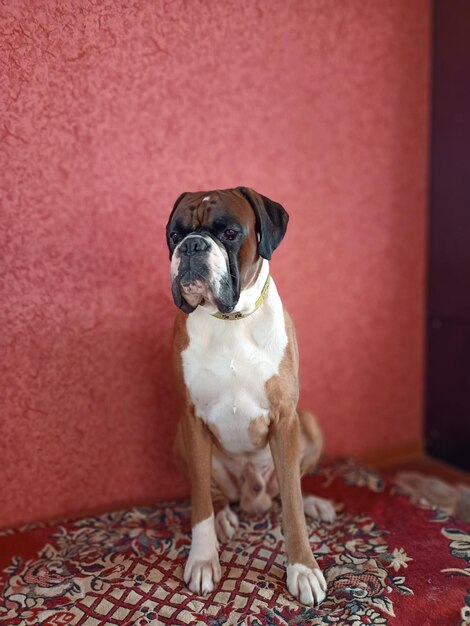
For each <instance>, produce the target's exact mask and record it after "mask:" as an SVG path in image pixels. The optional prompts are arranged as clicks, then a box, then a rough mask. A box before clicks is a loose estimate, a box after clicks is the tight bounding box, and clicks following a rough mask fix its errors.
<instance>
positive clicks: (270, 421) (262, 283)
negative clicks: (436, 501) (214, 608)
mask: <svg viewBox="0 0 470 626" xmlns="http://www.w3.org/2000/svg"><path fill="white" fill-rule="evenodd" d="M288 219H289V216H288V215H287V213H286V211H285V210H284V209H283V207H282V206H281V205H280V204H278V203H276V202H273V201H272V200H269V199H268V198H266V197H264V196H262V195H260V194H258V193H256V192H255V191H253V190H251V189H248V188H246V187H237V188H236V189H226V190H219V191H205V192H195V193H184V194H182V195H181V196H180V197H179V198H178V199H177V201H176V203H175V205H174V207H173V211H172V213H171V215H170V218H169V221H168V225H167V242H168V246H169V249H170V259H171V284H172V293H173V298H174V301H175V304H176V305H177V306H178V307H179V308H180V309H181V312H179V313H178V316H177V318H176V323H175V334H174V365H175V370H176V377H177V384H178V388H179V393H180V396H181V399H182V401H183V403H184V414H183V417H182V419H181V421H180V422H179V425H178V432H177V437H176V442H175V449H176V453H177V457H178V459H179V461H180V463H181V465H182V467H183V470H184V472H185V474H186V476H187V478H188V479H189V481H190V484H191V499H192V543H191V549H190V552H189V557H188V560H187V563H186V567H185V570H184V580H185V582H186V583H187V584H188V586H189V588H190V590H191V591H193V592H194V593H198V594H199V593H202V594H206V593H210V592H211V591H213V589H214V586H215V585H216V584H217V583H218V582H219V580H220V575H221V571H220V564H219V557H218V545H219V543H218V542H219V541H227V540H228V539H230V538H231V537H232V536H233V535H234V534H235V532H236V530H237V527H238V518H237V516H236V514H235V512H234V511H232V510H231V509H230V506H229V503H231V502H240V506H241V508H242V509H243V510H246V511H249V512H256V513H261V512H264V511H267V510H268V509H269V507H270V506H271V504H272V498H273V497H274V496H275V495H277V494H278V492H280V496H281V502H282V509H283V531H284V536H285V546H286V552H287V587H288V589H289V591H290V593H291V594H292V595H293V596H294V597H295V598H297V599H298V600H300V602H302V603H303V604H306V605H314V604H318V603H320V602H321V601H322V600H323V598H324V597H325V592H326V582H325V579H324V577H323V574H322V572H321V570H320V568H319V567H318V564H317V562H316V560H315V558H314V556H313V554H312V550H311V548H310V545H309V541H308V535H307V527H306V523H305V515H304V513H305V514H307V515H309V516H313V517H317V518H320V519H323V520H326V521H332V520H333V519H334V516H335V511H334V508H333V506H332V504H331V503H330V502H328V501H327V500H323V499H321V498H317V497H315V496H308V497H304V498H303V497H302V492H301V488H300V477H301V474H302V473H304V472H307V471H308V470H309V469H311V468H313V466H314V465H315V463H316V462H317V460H318V457H319V455H320V450H321V446H322V437H321V433H320V430H319V428H318V426H317V423H316V421H315V419H314V417H313V416H312V415H311V414H310V413H307V412H305V411H299V410H298V409H297V400H298V395H299V387H298V351H297V342H296V338H295V331H294V327H293V324H292V321H291V319H290V317H289V315H288V313H287V311H285V309H284V308H283V306H282V302H281V299H280V297H279V294H278V292H277V289H276V286H275V284H274V282H273V280H272V279H271V278H270V276H269V263H268V261H269V259H270V258H271V255H272V253H273V251H274V250H275V249H276V248H277V246H278V245H279V244H280V242H281V240H282V239H283V237H284V234H285V232H286V228H287V222H288Z"/></svg>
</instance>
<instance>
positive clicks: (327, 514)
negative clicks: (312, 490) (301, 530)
mask: <svg viewBox="0 0 470 626" xmlns="http://www.w3.org/2000/svg"><path fill="white" fill-rule="evenodd" d="M304 511H305V515H308V517H313V519H319V520H322V521H324V522H334V521H335V519H336V511H335V507H334V505H333V503H332V502H330V500H325V498H320V497H318V496H304Z"/></svg>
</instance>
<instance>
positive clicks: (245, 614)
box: [0, 461, 470, 626]
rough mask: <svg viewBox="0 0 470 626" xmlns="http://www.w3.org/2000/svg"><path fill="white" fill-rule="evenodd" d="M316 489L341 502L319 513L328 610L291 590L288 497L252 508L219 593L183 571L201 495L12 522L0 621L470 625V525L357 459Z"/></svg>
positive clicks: (325, 471)
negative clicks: (191, 582)
mask: <svg viewBox="0 0 470 626" xmlns="http://www.w3.org/2000/svg"><path fill="white" fill-rule="evenodd" d="M305 487H306V491H310V492H314V493H316V494H318V495H322V496H324V497H327V498H330V499H331V500H333V501H334V502H335V503H336V505H337V509H338V518H337V520H336V522H334V523H333V524H327V523H317V522H310V523H309V532H310V542H311V545H312V548H313V550H314V552H315V555H316V557H317V559H318V561H319V563H320V565H321V567H322V568H323V571H324V573H325V576H326V579H327V581H328V595H327V598H326V599H325V601H324V602H323V603H322V605H321V606H320V607H319V608H315V609H309V608H306V607H303V606H301V605H300V604H298V603H297V602H295V601H294V600H293V599H292V598H291V597H290V596H289V595H288V593H287V591H286V588H285V562H284V553H283V539H282V534H281V530H280V509H279V507H278V506H277V505H276V507H275V508H274V509H273V510H272V511H271V512H270V514H269V515H268V516H262V517H253V516H251V517H249V516H247V515H243V514H240V528H239V530H238V533H237V535H236V537H235V538H234V539H233V540H232V541H231V542H230V543H229V544H227V545H225V546H223V548H222V550H221V554H220V557H221V564H222V570H223V576H222V581H221V583H220V585H219V586H218V588H217V589H216V590H215V591H214V593H213V594H211V595H210V596H209V597H207V598H200V597H196V596H194V595H193V594H192V593H190V592H189V591H188V590H187V589H186V587H185V585H184V583H183V582H182V571H183V563H184V561H185V558H186V554H187V552H188V549H189V507H188V504H187V503H181V502H171V503H165V504H161V505H158V506H155V507H152V508H140V509H132V510H128V511H119V512H116V513H110V514H107V515H101V516H99V517H94V518H88V519H83V520H80V521H75V522H67V523H62V524H59V525H55V526H34V527H29V528H27V529H21V530H20V531H6V532H3V533H1V534H0V589H1V597H0V624H5V625H8V626H23V625H24V626H33V625H34V626H39V625H40V626H62V625H66V624H67V625H71V626H105V625H106V626H108V625H112V624H116V625H118V624H119V625H120V626H131V625H132V626H156V625H158V624H210V625H212V626H222V625H225V624H234V625H235V624H237V625H246V626H248V625H250V626H266V625H281V624H282V625H286V624H296V625H299V626H300V625H303V624H313V625H315V626H320V625H324V626H326V625H330V624H337V625H342V624H347V625H350V626H364V625H366V624H367V625H371V624H373V625H377V626H385V625H387V624H390V625H392V626H399V625H400V626H405V625H406V626H428V625H429V626H431V625H432V626H447V625H449V626H454V625H455V626H457V625H463V624H470V529H469V527H468V525H465V524H464V523H462V522H460V521H458V520H457V519H455V518H453V517H450V516H448V515H447V514H445V513H443V512H441V511H439V510H432V509H429V508H424V507H419V506H415V505H414V504H412V503H411V502H410V500H409V498H408V497H407V496H405V495H403V494H401V493H399V492H398V489H397V488H396V487H392V486H390V485H384V484H383V482H382V480H381V478H380V477H379V476H378V475H377V474H376V473H374V472H372V471H368V470H365V469H364V468H361V467H359V466H358V465H356V464H354V463H353V462H351V461H339V462H337V463H335V464H330V465H326V466H324V467H322V468H321V469H320V470H319V471H318V473H317V474H315V475H314V476H311V477H308V478H307V479H306V480H305Z"/></svg>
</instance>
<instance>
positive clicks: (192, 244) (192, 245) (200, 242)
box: [180, 235, 209, 256]
mask: <svg viewBox="0 0 470 626" xmlns="http://www.w3.org/2000/svg"><path fill="white" fill-rule="evenodd" d="M208 247H209V244H208V243H207V241H206V240H205V239H204V237H199V236H194V235H193V236H192V237H187V238H186V239H185V240H184V241H183V242H182V244H181V246H180V251H181V254H186V256H191V255H192V254H196V253H197V252H204V251H205V250H207V248H208Z"/></svg>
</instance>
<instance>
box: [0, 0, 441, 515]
mask: <svg viewBox="0 0 470 626" xmlns="http://www.w3.org/2000/svg"><path fill="white" fill-rule="evenodd" d="M126 4H127V6H126ZM0 12H1V19H0V72H1V74H0V76H1V84H0V99H1V111H0V119H1V124H0V171H1V175H0V197H1V231H0V245H1V255H2V257H1V264H2V265H1V288H2V294H1V320H0V333H1V347H0V349H1V362H0V368H1V383H2V391H1V403H2V408H1V413H0V446H1V458H0V485H1V491H0V494H1V495H0V498H1V500H2V502H1V508H0V525H1V526H5V525H7V524H17V523H20V522H24V521H29V520H35V519H40V518H43V519H50V518H54V517H58V516H62V515H75V514H77V513H81V512H84V511H90V510H102V509H105V508H109V507H115V506H120V505H122V504H127V503H131V502H135V503H141V502H147V501H152V500H156V499H161V498H166V497H168V496H172V495H177V494H181V493H182V492H183V489H184V488H183V484H182V483H181V482H180V481H179V479H178V478H177V477H176V470H174V468H173V467H172V466H171V465H170V463H171V453H170V444H169V441H170V438H171V436H172V434H173V432H174V428H175V419H176V414H175V402H174V395H173V390H172V384H171V376H170V372H169V349H170V329H171V325H172V318H173V314H174V308H173V303H172V300H171V297H170V292H169V281H168V259H167V252H166V249H165V244H164V224H165V222H166V218H167V215H168V212H169V209H170V207H171V205H172V202H173V200H174V199H175V197H176V196H177V195H178V194H179V193H180V192H181V191H183V190H186V189H188V190H191V189H193V190H194V189H201V188H213V187H228V186H233V185H238V184H243V185H249V186H252V187H254V188H255V189H257V190H259V191H261V192H262V193H264V194H266V195H269V196H271V197H272V198H274V199H275V200H278V201H280V202H282V203H283V204H284V205H285V206H286V208H287V209H288V211H289V212H290V214H291V225H290V229H289V231H288V236H287V239H286V240H285V242H284V243H283V245H282V246H281V248H280V249H279V251H278V252H277V254H276V255H275V260H274V262H273V274H274V276H275V278H276V282H277V284H278V287H279V290H280V292H281V294H282V295H283V298H284V301H285V303H286V305H287V306H288V308H289V309H290V311H291V313H292V315H293V317H294V320H295V321H296V323H297V328H298V335H299V340H300V346H301V352H302V361H301V366H302V374H303V379H302V381H303V404H304V405H306V406H309V407H311V408H312V409H314V410H315V411H316V413H317V414H318V416H319V418H320V421H321V423H322V425H323V428H324V431H325V434H326V440H327V444H328V450H329V451H331V452H332V453H346V452H347V453H354V452H358V451H363V450H366V449H368V448H377V447H382V446H384V445H389V444H390V445H399V444H403V443H407V442H413V441H416V440H419V438H420V436H421V409H422V401H421V391H422V376H421V374H422V333H423V302H422V301H423V273H424V268H423V256H424V255H423V246H424V243H423V242H424V228H425V188H426V180H425V170H426V167H425V166H426V150H427V138H426V130H427V116H428V113H427V110H428V109H427V99H428V69H429V68H428V65H429V19H430V15H429V13H430V8H429V2H428V1H427V0H416V1H415V2H412V3H410V2H408V1H407V0H395V1H394V2H389V1H388V0H383V1H378V0H374V1H372V0H370V1H366V2H364V0H355V1H351V0H349V1H345V2H341V3H332V2H329V1H328V0H324V1H319V0H315V1H312V0H305V1H302V0H295V1H293V2H283V1H282V0H257V1H251V0H250V1H240V0H221V1H219V2H209V1H205V2H204V1H202V0H201V1H191V2H185V1H184V0H174V1H163V0H162V1H160V0H158V1H150V0H148V1H145V0H141V1H137V0H136V1H134V2H129V3H125V2H123V3H117V2H107V3H106V2H103V3H100V4H99V5H98V3H95V2H92V1H91V0H90V1H88V0H82V1H77V2H73V3H71V2H53V1H50V2H47V1H46V0H42V1H41V0H38V1H36V2H31V3H25V4H22V3H21V2H20V1H17V2H11V3H5V4H3V5H2V8H1V9H0Z"/></svg>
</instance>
